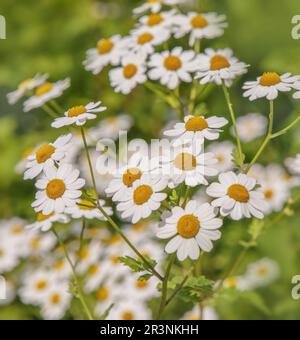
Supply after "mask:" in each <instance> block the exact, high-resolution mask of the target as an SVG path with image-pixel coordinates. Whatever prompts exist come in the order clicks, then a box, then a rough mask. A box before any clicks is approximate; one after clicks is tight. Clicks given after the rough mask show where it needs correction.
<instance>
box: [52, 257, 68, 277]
mask: <svg viewBox="0 0 300 340" xmlns="http://www.w3.org/2000/svg"><path fill="white" fill-rule="evenodd" d="M70 257H71V260H72V261H73V257H74V256H73V254H71V255H70ZM51 261H52V262H51V268H50V270H51V272H52V273H53V275H54V276H55V278H56V279H57V280H67V279H69V278H70V277H71V276H72V268H71V266H70V264H69V262H68V260H67V259H66V258H56V259H54V261H53V256H52V254H51Z"/></svg>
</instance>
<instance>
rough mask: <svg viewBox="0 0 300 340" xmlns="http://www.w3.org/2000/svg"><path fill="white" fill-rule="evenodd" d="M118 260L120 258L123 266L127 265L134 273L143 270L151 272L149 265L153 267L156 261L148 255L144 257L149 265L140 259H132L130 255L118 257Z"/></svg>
mask: <svg viewBox="0 0 300 340" xmlns="http://www.w3.org/2000/svg"><path fill="white" fill-rule="evenodd" d="M119 260H120V262H121V263H123V264H124V265H125V266H127V267H129V268H130V269H131V270H132V271H134V272H135V273H138V272H144V271H146V272H149V273H151V270H150V268H149V265H150V266H151V267H155V266H156V264H157V262H156V261H154V260H152V259H150V258H149V257H145V260H146V261H147V263H148V264H149V265H147V264H146V263H145V262H144V261H142V260H141V259H134V258H133V257H130V256H123V257H119ZM151 274H152V273H151Z"/></svg>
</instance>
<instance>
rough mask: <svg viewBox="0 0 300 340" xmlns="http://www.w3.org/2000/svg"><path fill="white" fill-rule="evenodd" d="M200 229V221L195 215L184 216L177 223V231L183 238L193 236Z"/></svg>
mask: <svg viewBox="0 0 300 340" xmlns="http://www.w3.org/2000/svg"><path fill="white" fill-rule="evenodd" d="M199 230H200V221H199V219H198V218H197V217H196V216H194V215H185V216H182V217H181V218H180V219H179V221H178V223H177V232H178V234H179V235H180V236H181V237H183V238H193V237H195V236H196V235H197V234H198V232H199Z"/></svg>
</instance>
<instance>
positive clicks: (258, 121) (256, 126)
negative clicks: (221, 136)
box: [231, 113, 268, 143]
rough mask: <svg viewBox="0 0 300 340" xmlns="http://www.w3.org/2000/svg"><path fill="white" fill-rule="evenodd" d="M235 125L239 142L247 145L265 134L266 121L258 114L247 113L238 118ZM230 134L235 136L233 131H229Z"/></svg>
mask: <svg viewBox="0 0 300 340" xmlns="http://www.w3.org/2000/svg"><path fill="white" fill-rule="evenodd" d="M236 125H237V129H238V131H239V137H240V139H241V141H243V142H245V143H249V142H252V141H253V140H254V139H256V138H258V137H262V136H264V135H265V134H266V132H267V128H268V119H267V118H266V117H265V116H263V115H262V114H260V113H248V114H246V115H244V116H241V117H238V118H237V120H236ZM231 134H232V136H235V133H234V130H233V129H231Z"/></svg>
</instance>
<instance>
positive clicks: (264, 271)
mask: <svg viewBox="0 0 300 340" xmlns="http://www.w3.org/2000/svg"><path fill="white" fill-rule="evenodd" d="M268 273H269V270H268V268H267V267H261V268H259V269H258V270H257V274H258V276H260V277H265V276H267V275H268Z"/></svg>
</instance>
